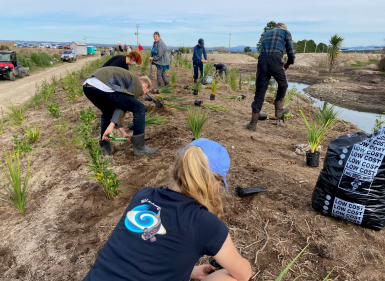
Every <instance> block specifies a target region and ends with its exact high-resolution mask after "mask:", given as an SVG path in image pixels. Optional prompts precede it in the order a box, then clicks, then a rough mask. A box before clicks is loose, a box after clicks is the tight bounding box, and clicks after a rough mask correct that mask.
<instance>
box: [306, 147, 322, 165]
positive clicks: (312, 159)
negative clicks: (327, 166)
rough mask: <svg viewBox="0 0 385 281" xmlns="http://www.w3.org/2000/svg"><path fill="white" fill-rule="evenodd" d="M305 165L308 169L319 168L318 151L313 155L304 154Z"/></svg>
mask: <svg viewBox="0 0 385 281" xmlns="http://www.w3.org/2000/svg"><path fill="white" fill-rule="evenodd" d="M306 165H308V166H309V167H318V166H319V151H316V152H314V153H311V152H308V153H306Z"/></svg>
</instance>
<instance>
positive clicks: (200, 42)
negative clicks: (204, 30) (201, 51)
mask: <svg viewBox="0 0 385 281" xmlns="http://www.w3.org/2000/svg"><path fill="white" fill-rule="evenodd" d="M198 44H201V45H202V46H204V45H205V41H203V39H202V38H201V39H199V40H198Z"/></svg>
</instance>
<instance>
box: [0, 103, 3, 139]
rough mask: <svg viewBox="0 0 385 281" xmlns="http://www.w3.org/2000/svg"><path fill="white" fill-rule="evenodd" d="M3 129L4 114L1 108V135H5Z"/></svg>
mask: <svg viewBox="0 0 385 281" xmlns="http://www.w3.org/2000/svg"><path fill="white" fill-rule="evenodd" d="M3 127H4V113H3V108H1V119H0V135H2V134H3Z"/></svg>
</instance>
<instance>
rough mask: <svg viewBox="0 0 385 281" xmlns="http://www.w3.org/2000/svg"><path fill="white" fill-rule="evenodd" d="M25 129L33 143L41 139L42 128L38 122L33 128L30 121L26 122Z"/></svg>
mask: <svg viewBox="0 0 385 281" xmlns="http://www.w3.org/2000/svg"><path fill="white" fill-rule="evenodd" d="M23 131H24V134H25V135H26V136H27V137H28V139H29V140H30V141H31V142H32V143H35V142H37V141H38V140H39V137H40V129H39V126H37V124H36V125H35V126H34V127H33V128H31V127H30V126H29V124H28V123H25V125H24V126H23Z"/></svg>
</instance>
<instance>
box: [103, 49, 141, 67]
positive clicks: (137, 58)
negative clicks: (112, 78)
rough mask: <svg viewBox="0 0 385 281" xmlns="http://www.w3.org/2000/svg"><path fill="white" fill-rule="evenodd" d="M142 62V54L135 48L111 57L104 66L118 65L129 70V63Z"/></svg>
mask: <svg viewBox="0 0 385 281" xmlns="http://www.w3.org/2000/svg"><path fill="white" fill-rule="evenodd" d="M133 64H142V54H141V53H139V51H138V50H133V51H131V52H130V53H129V54H127V55H125V56H123V55H117V56H114V57H112V58H110V59H109V60H108V61H107V62H106V63H105V64H104V65H103V66H102V67H106V66H116V67H121V68H124V69H127V70H129V69H130V67H129V65H133Z"/></svg>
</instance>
